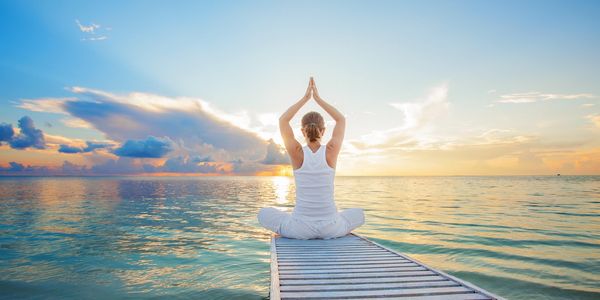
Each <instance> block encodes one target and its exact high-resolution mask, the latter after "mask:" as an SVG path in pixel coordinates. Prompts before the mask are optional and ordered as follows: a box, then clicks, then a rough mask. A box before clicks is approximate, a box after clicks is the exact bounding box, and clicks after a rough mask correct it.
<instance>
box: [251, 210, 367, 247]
mask: <svg viewBox="0 0 600 300" xmlns="http://www.w3.org/2000/svg"><path fill="white" fill-rule="evenodd" d="M258 222H259V223H260V225H262V226H263V227H265V228H267V229H269V230H271V231H273V232H275V233H278V234H280V235H281V236H283V237H287V238H292V239H301V240H307V239H332V238H336V237H341V236H344V235H346V234H348V233H350V232H351V231H352V230H354V229H356V228H358V227H359V226H360V225H362V224H364V223H365V213H364V211H363V209H362V208H349V209H345V210H342V211H340V212H338V213H337V215H336V216H335V218H333V219H332V220H325V221H306V220H302V219H299V218H296V217H294V216H292V215H291V214H290V213H287V212H284V211H280V210H278V209H276V208H274V207H264V208H261V209H260V211H259V212H258Z"/></svg>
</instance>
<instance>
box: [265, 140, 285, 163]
mask: <svg viewBox="0 0 600 300" xmlns="http://www.w3.org/2000/svg"><path fill="white" fill-rule="evenodd" d="M261 163H263V164H265V165H285V164H289V163H290V158H289V157H288V155H287V153H286V152H285V150H284V149H282V148H281V146H279V145H278V144H277V143H275V141H273V139H270V140H269V145H267V154H266V156H265V158H264V159H263V160H262V161H261Z"/></svg>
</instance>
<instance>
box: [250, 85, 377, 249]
mask: <svg viewBox="0 0 600 300" xmlns="http://www.w3.org/2000/svg"><path fill="white" fill-rule="evenodd" d="M312 97H314V99H315V101H316V102H317V104H319V105H320V106H321V107H322V108H323V109H324V110H325V111H326V112H327V113H328V114H329V115H330V116H331V117H332V118H333V119H334V120H335V127H334V128H333V135H332V137H331V140H330V141H329V142H328V143H327V145H325V146H323V145H321V138H322V137H323V134H324V133H325V121H324V120H323V117H322V116H321V115H320V114H319V113H318V112H314V111H312V112H309V113H307V114H306V115H304V117H302V134H303V135H304V138H305V139H306V145H304V146H302V145H300V143H299V142H298V141H296V139H295V138H294V132H293V131H292V127H291V126H290V120H291V119H292V118H293V117H294V115H295V114H296V113H297V112H298V110H300V108H301V107H302V106H303V105H304V104H306V102H308V101H309V100H310V99H311V98H312ZM279 128H280V130H281V136H282V137H283V142H284V143H285V149H286V150H287V153H288V154H289V156H290V160H291V163H292V168H293V171H294V179H295V181H296V206H295V207H294V210H293V212H292V213H291V214H289V213H287V212H283V211H280V210H278V209H276V208H273V207H266V208H262V209H261V210H260V211H259V213H258V222H259V223H260V224H261V225H262V226H264V227H265V228H267V229H270V230H271V231H273V232H276V233H278V234H280V235H281V236H283V237H288V238H294V239H314V238H321V239H330V238H336V237H341V236H344V235H346V234H348V233H350V231H352V230H353V229H355V228H357V227H359V226H360V225H362V224H363V223H364V222H365V217H364V212H363V210H362V209H361V208H350V209H346V210H343V211H341V212H338V210H337V207H336V205H335V202H334V199H333V182H334V177H335V166H336V162H337V157H338V154H339V153H340V149H341V148H342V141H343V140H344V131H345V128H346V119H345V118H344V116H343V115H342V114H341V113H340V112H339V111H338V110H337V109H335V108H334V107H333V106H331V105H329V104H328V103H327V102H325V101H324V100H323V99H321V97H320V96H319V92H318V91H317V87H316V86H315V81H314V79H313V78H312V77H311V78H310V81H309V84H308V88H307V89H306V94H305V95H304V97H302V99H300V101H298V102H297V103H296V104H294V105H292V106H291V107H290V108H289V109H288V110H287V111H286V112H285V113H283V115H282V116H281V117H280V118H279Z"/></svg>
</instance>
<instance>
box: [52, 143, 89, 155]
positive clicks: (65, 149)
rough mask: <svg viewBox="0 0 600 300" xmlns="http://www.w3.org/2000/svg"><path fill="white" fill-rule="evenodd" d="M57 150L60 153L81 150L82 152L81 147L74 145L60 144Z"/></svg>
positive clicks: (79, 151) (78, 151)
mask: <svg viewBox="0 0 600 300" xmlns="http://www.w3.org/2000/svg"><path fill="white" fill-rule="evenodd" d="M58 152H60V153H81V152H83V149H81V148H79V147H75V146H69V145H65V144H61V145H60V148H59V149H58Z"/></svg>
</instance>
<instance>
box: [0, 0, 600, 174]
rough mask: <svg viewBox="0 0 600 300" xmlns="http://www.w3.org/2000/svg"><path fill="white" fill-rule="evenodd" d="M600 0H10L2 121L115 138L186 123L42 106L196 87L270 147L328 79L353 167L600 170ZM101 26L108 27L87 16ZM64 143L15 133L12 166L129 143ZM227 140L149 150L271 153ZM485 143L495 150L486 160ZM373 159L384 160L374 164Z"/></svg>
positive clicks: (2, 57)
mask: <svg viewBox="0 0 600 300" xmlns="http://www.w3.org/2000/svg"><path fill="white" fill-rule="evenodd" d="M599 13H600V4H598V2H595V1H373V2H367V1H302V2H300V1H298V2H291V1H286V2H275V1H218V2H217V1H214V2H198V1H189V2H184V1H178V2H176V3H173V2H167V1H127V2H124V3H123V2H117V1H113V2H111V1H98V2H86V1H80V2H75V1H47V2H36V1H2V2H0V82H2V89H0V106H1V107H2V110H0V122H4V123H8V124H13V126H14V127H15V128H17V121H18V120H19V119H20V118H21V117H23V116H29V117H31V118H32V119H33V121H34V122H35V124H36V126H37V127H38V128H40V129H41V130H43V132H44V133H45V134H49V135H52V136H55V137H56V136H60V137H64V138H67V139H72V141H63V142H64V143H67V144H69V145H71V144H73V143H74V144H77V143H80V144H81V143H83V142H85V141H97V142H106V143H113V144H114V147H115V149H116V147H120V146H121V145H124V144H125V143H127V141H132V142H133V141H135V142H140V141H146V140H148V139H149V138H150V137H156V138H159V139H171V140H173V139H176V138H181V137H180V136H177V134H173V135H171V134H170V133H169V132H167V131H165V132H162V133H161V134H160V135H159V134H157V133H156V131H157V130H154V131H152V130H151V127H152V126H151V125H148V124H146V123H144V122H142V124H144V125H143V126H145V128H149V129H148V130H147V131H144V132H142V133H140V132H135V133H132V134H131V135H127V134H119V136H118V137H117V136H116V135H117V133H116V132H108V131H106V130H116V131H118V129H115V128H104V129H99V128H100V127H103V126H102V125H101V123H102V122H104V121H106V120H99V119H97V120H96V121H97V122H99V123H98V124H96V123H94V122H90V120H89V119H86V118H89V117H90V116H89V115H81V114H79V115H74V114H73V112H71V111H63V112H62V113H56V112H54V113H49V112H41V111H39V110H40V109H39V105H38V106H37V107H38V109H31V108H32V105H33V104H32V103H35V100H40V99H54V100H56V99H61V98H68V99H72V98H77V99H80V98H81V97H84V96H87V97H92V98H93V97H96V96H98V95H100V94H102V93H109V94H110V95H111V96H110V97H109V98H110V99H113V100H114V98H119V97H122V98H126V99H132V97H133V96H132V94H133V93H138V94H139V93H141V94H143V95H146V96H148V97H157V99H158V98H160V99H163V98H169V99H181V98H186V99H188V98H193V99H201V100H202V101H205V102H206V103H210V106H211V107H212V108H214V111H211V113H214V114H215V115H216V116H217V117H219V116H220V117H223V118H224V119H226V120H228V121H230V122H231V123H232V124H233V125H232V126H234V127H236V128H239V129H241V130H247V131H251V132H259V133H260V138H261V139H262V140H263V141H264V143H262V142H260V141H258V142H256V143H259V144H261V145H264V147H265V148H264V149H263V150H262V151H263V152H264V153H266V151H267V150H265V149H266V147H267V145H268V144H269V143H268V139H269V138H271V137H272V138H274V140H275V142H276V143H280V139H278V130H277V127H276V126H274V125H273V124H271V123H269V122H270V121H269V120H272V119H273V116H274V115H278V114H280V113H281V112H283V111H284V110H285V109H286V108H287V107H288V106H289V105H291V104H292V103H293V102H294V101H296V100H298V99H299V98H300V97H301V96H302V93H303V91H304V89H305V87H306V84H307V80H308V77H309V76H314V77H315V79H316V82H317V85H318V87H319V90H320V92H321V94H322V96H323V97H324V98H325V99H326V100H328V101H330V102H331V103H333V104H335V105H336V106H337V107H338V108H339V109H340V110H341V111H342V112H343V113H345V114H346V115H347V119H348V127H347V134H346V138H347V139H346V144H345V147H344V150H343V155H342V156H341V158H340V159H341V160H340V163H339V164H338V165H339V171H340V173H341V174H348V175H355V174H358V173H361V174H362V173H365V174H371V175H374V174H397V175H404V174H407V175H409V174H457V173H458V174H529V173H535V174H552V173H555V172H560V171H561V170H563V171H562V172H564V173H569V172H571V173H586V174H587V173H596V174H597V173H600V161H599V159H600V155H599V153H600V151H598V149H600V144H599V143H598V142H597V141H598V140H600V139H598V137H599V128H600V117H599V116H600V103H599V98H598V95H600V86H599V85H598V82H600V71H598V70H600V59H599V57H598V53H600V19H599V18H597V16H598V15H600V14H599ZM77 22H79V24H78V23H77ZM94 24H96V25H98V27H93V33H92V32H91V30H90V29H86V28H90V26H94ZM80 25H81V26H80ZM86 30H87V32H86ZM73 87H80V88H81V89H84V90H85V91H84V92H82V91H83V90H78V91H79V92H74V90H73ZM90 91H92V92H90ZM436 91H437V94H436ZM91 94H93V95H96V96H90V95H91ZM111 97H112V98H111ZM160 99H159V100H156V99H155V100H156V101H162V100H160ZM428 99H429V100H428ZM24 100H31V101H30V102H29V103H30V104H31V105H30V106H28V108H24V105H23V103H24V102H23V101H24ZM88 100H89V99H88ZM96 100H97V99H96ZM96 100H95V101H96ZM78 101H80V100H78ZM123 101H129V100H123ZM131 101H134V100H131ZM135 101H141V100H139V99H138V100H135ZM175 102H177V101H175ZM53 105H55V106H56V105H59V104H57V103H56V102H54V104H53ZM173 105H175V106H177V104H176V103H175V104H173ZM107 107H109V106H106V107H103V108H95V109H108V108H107ZM110 107H113V108H114V106H110ZM313 109H314V110H319V108H318V107H317V106H316V105H314V104H313V103H311V104H310V105H309V106H307V107H306V108H305V109H304V110H302V111H301V112H306V111H308V110H313ZM321 111H322V110H321ZM111 112H113V111H111ZM107 115H108V114H107ZM131 116H133V115H131ZM138 116H139V115H138ZM144 116H146V115H144ZM169 116H170V117H171V118H172V119H169V120H179V119H181V120H188V119H187V117H188V116H186V117H183V118H181V116H179V115H176V114H174V113H173V112H170V115H169ZM165 117H166V116H165ZM66 119H68V120H71V121H74V120H84V121H87V122H88V124H90V125H89V126H87V127H88V128H81V126H73V124H74V123H73V122H70V123H69V122H68V121H65V120H66ZM190 120H191V119H190ZM261 120H262V122H261ZM194 122H195V121H194ZM194 122H192V124H196V123H194ZM296 122H297V120H296ZM69 124H70V125H69ZM164 124H168V125H165V126H169V128H172V129H173V131H177V130H178V129H177V126H179V125H181V124H179V123H177V122H176V121H174V122H172V123H171V122H167V123H164ZM177 124H179V125H177ZM196 125H197V124H196ZM196 125H195V126H196ZM128 126H129V125H128ZM131 126H132V125H131ZM197 126H200V125H197ZM126 127H127V126H126ZM210 128H211V127H207V128H202V127H200V128H198V130H210ZM125 132H128V131H127V130H125ZM157 135H158V136H157ZM298 135H299V131H298ZM206 138H207V137H206V136H203V135H202V134H200V137H199V139H200V140H203V139H206ZM227 138H228V137H227V135H223V137H222V139H227ZM218 139H219V137H215V139H213V141H214V142H215V143H217V144H218V141H217V140H218ZM47 140H49V141H50V142H48V144H49V146H48V147H47V148H46V149H29V148H28V149H24V150H16V149H12V148H10V147H9V145H8V144H7V143H4V145H3V146H1V148H0V151H2V152H3V154H4V155H2V158H1V159H0V165H4V166H8V164H9V162H10V161H15V162H18V163H22V164H25V165H35V164H36V163H39V162H41V161H42V160H43V159H42V158H43V157H46V158H47V160H48V162H47V163H45V164H43V163H42V164H41V165H47V166H51V167H52V166H59V165H61V164H63V162H64V161H65V160H68V161H71V162H73V161H74V162H76V163H79V164H81V165H86V166H89V167H91V166H93V165H94V164H98V163H106V161H108V160H111V159H112V160H118V159H120V157H118V156H115V151H114V149H113V150H112V152H111V150H108V149H106V153H103V152H102V151H103V150H99V152H98V153H96V151H94V153H83V154H81V153H80V154H75V155H73V154H71V155H70V156H68V155H65V154H60V153H58V152H57V149H59V147H60V145H59V143H58V142H56V141H55V143H54V144H53V142H52V139H51V138H49V139H47ZM55 140H56V139H55ZM175 143H177V141H175ZM185 143H188V144H186V145H188V146H189V143H200V144H202V145H204V146H206V145H205V144H206V143H205V142H202V141H198V140H196V141H189V140H186V142H185ZM254 143H255V142H249V144H248V145H254V146H252V147H255V144H254ZM210 145H213V146H214V144H210ZM179 146H181V145H179ZM184 146H185V145H184ZM184 146H181V147H175V148H176V149H175V150H178V149H179V148H185V147H184ZM196 146H198V145H196ZM261 147H262V146H261ZM478 147H484V148H478ZM220 149H221V150H223V149H224V148H220V147H213V148H211V149H203V150H201V149H196V150H194V151H191V152H190V151H187V152H186V151H175V152H177V153H173V152H171V154H169V155H167V156H165V157H163V160H162V161H160V159H159V160H157V161H152V160H151V159H148V158H147V157H143V156H142V157H139V161H138V162H136V163H138V164H151V165H155V166H156V165H160V164H161V163H164V160H165V159H169V158H178V159H181V158H182V157H184V158H185V157H187V158H189V157H209V156H210V157H218V156H220V157H221V158H220V159H222V160H223V162H227V161H235V160H237V159H243V160H245V161H253V162H254V163H258V162H260V161H264V159H263V158H261V155H262V154H260V153H252V154H248V153H246V154H247V155H246V156H244V155H242V154H239V153H238V154H233V153H229V150H227V149H225V150H223V151H225V152H227V154H224V153H223V151H220ZM179 150H181V149H179ZM219 151H220V152H219ZM250 152H252V151H250ZM258 152H260V151H258ZM480 152H486V153H490V155H487V156H485V155H484V156H481V157H479V156H478V155H475V156H477V157H476V158H473V153H480ZM57 153H58V154H57ZM117 153H118V151H117ZM190 160H192V159H190ZM214 160H216V161H215V163H216V162H219V161H220V160H219V159H216V158H215V159H214ZM365 161H368V162H369V165H371V166H372V167H370V168H368V169H364V168H362V167H361V164H363V163H364V162H365ZM390 162H391V163H390ZM269 168H271V166H269ZM254 169H256V170H259V169H260V170H263V169H261V168H260V167H257V166H255V167H250V168H248V170H254ZM269 170H271V169H269ZM359 170H360V171H359Z"/></svg>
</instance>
